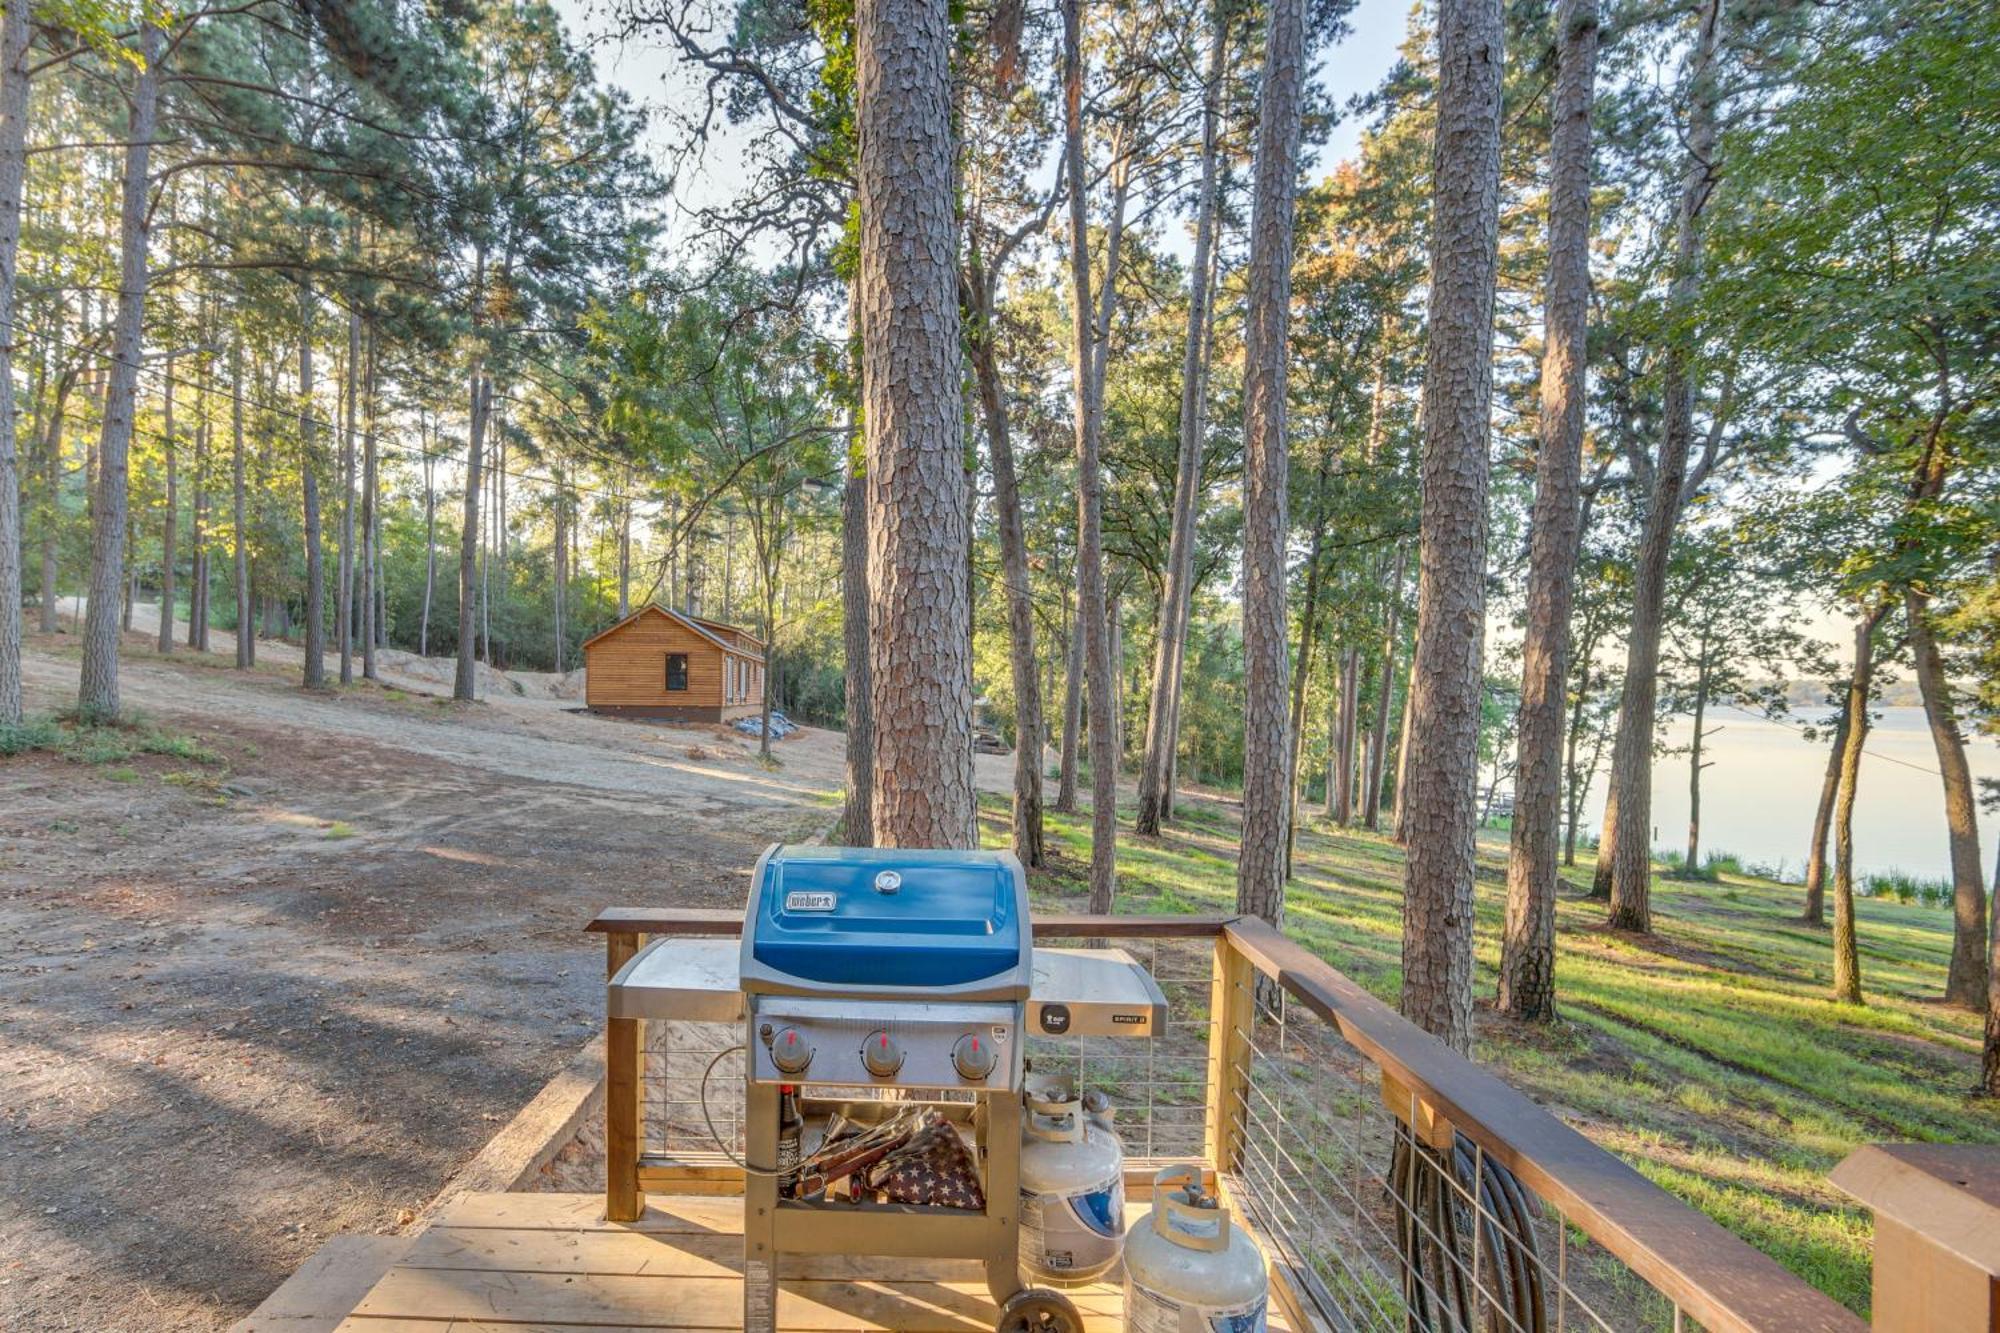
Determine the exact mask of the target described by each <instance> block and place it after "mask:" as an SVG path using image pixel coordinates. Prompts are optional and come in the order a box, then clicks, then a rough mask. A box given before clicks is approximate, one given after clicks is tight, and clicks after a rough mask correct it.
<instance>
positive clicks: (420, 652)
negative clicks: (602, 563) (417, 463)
mask: <svg viewBox="0 0 2000 1333" xmlns="http://www.w3.org/2000/svg"><path fill="white" fill-rule="evenodd" d="M436 467H437V463H436V460H435V459H433V458H432V457H431V453H430V450H428V449H426V450H425V451H424V607H423V611H422V612H421V613H419V616H418V619H417V656H418V657H429V656H430V655H431V598H432V596H433V595H434V594H435V593H436V591H437V565H438V559H437V487H436V485H435V484H434V483H435V478H436ZM619 619H621V620H622V619H624V617H623V616H620V617H619Z"/></svg>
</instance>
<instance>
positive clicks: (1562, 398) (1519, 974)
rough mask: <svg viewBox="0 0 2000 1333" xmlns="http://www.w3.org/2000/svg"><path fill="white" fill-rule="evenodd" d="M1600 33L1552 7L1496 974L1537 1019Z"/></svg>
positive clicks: (1549, 979) (1502, 994)
mask: <svg viewBox="0 0 2000 1333" xmlns="http://www.w3.org/2000/svg"><path fill="white" fill-rule="evenodd" d="M1597 31H1598V29H1597V2H1596V0H1563V2H1562V4H1561V5H1559V6H1558V7H1557V9H1556V40H1557V55H1556V82H1555V90H1554V93H1553V100H1552V102H1551V107H1550V118H1551V120H1552V122H1553V124H1552V127H1551V130H1550V135H1549V271H1548V282H1547V287H1546V291H1545V295H1544V297H1543V311H1544V313H1543V317H1542V325H1543V330H1544V333H1543V337H1544V350H1543V353H1542V386H1541V389H1542V401H1541V417H1540V421H1539V439H1538V441H1537V444H1538V446H1539V450H1538V457H1537V458H1536V462H1535V502H1534V509H1533V512H1532V514H1531V515H1530V517H1529V534H1530V535H1529V541H1528V626H1527V634H1526V636H1525V638H1524V640H1523V643H1522V646H1521V706H1520V711H1519V716H1518V723H1517V729H1516V735H1517V738H1518V739H1517V742H1516V745H1517V751H1516V753H1517V754H1518V759H1517V762H1516V767H1515V770H1514V819H1513V828H1512V831H1511V833H1510V835H1509V842H1508V849H1507V917H1506V926H1505V929H1504V932H1503V934H1502V936H1501V943H1500V983H1499V987H1500V988H1499V1006H1500V1009H1501V1011H1502V1012H1503V1013H1509V1014H1512V1015H1514V1016H1515V1017H1516V1018H1524V1019H1528V1020H1530V1021H1533V1022H1549V1021H1551V1020H1553V1019H1554V1018H1555V1016H1556V1008H1555V994H1556V988H1555V965H1556V888H1557V885H1558V882H1559V881H1558V878H1557V873H1556V852H1557V844H1558V842H1559V840H1560V837H1561V831H1562V761H1563V714H1564V711H1565V708H1564V705H1565V704H1566V703H1567V699H1566V697H1565V696H1566V695H1567V693H1568V689H1569V652H1570V642H1569V621H1570V608H1571V606H1572V604H1573V603H1574V601H1575V594H1576V558H1577V544H1578V542H1579V540H1580V539H1581V537H1582V531H1583V503H1582V486H1583V424H1584V412H1585V401H1584V395H1585V363H1586V360H1587V358H1586V356H1585V333H1586V330H1587V327H1588V324H1589V317H1590V108H1591V103H1592V99H1593V95H1594V87H1595V82H1596V76H1597Z"/></svg>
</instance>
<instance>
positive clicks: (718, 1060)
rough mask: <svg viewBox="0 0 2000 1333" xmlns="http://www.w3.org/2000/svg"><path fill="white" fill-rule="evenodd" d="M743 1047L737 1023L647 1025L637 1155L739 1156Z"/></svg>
mask: <svg viewBox="0 0 2000 1333" xmlns="http://www.w3.org/2000/svg"><path fill="white" fill-rule="evenodd" d="M742 1045H743V1025H742V1024H741V1023H688V1022H681V1021H667V1020H664V1019H660V1020H654V1019H648V1020H647V1021H646V1023H645V1053H646V1058H645V1066H644V1070H645V1072H644V1076H643V1077H642V1078H641V1080H640V1093H639V1114H640V1121H639V1124H640V1127H641V1138H640V1145H641V1146H640V1151H641V1152H643V1153H645V1154H647V1155H649V1156H660V1157H674V1158H683V1159H687V1158H698V1157H702V1156H706V1155H710V1154H713V1153H715V1152H717V1151H722V1150H726V1151H728V1152H730V1153H734V1154H736V1155H738V1156H741V1155H742V1152H743V1052H742ZM704 1078H705V1079H706V1080H707V1085H708V1099H707V1103H706V1114H704V1104H703V1101H702V1083H703V1080H704ZM711 1126H712V1128H711ZM718 1140H720V1143H719V1144H718Z"/></svg>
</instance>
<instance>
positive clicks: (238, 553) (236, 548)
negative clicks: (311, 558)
mask: <svg viewBox="0 0 2000 1333" xmlns="http://www.w3.org/2000/svg"><path fill="white" fill-rule="evenodd" d="M243 481H244V477H243V337H242V335H241V334H240V333H239V334H238V335H237V336H236V338H235V340H234V341H233V342H231V344H230V347H229V492H230V495H229V517H230V547H231V554H232V555H233V556H234V558H235V561H236V668H237V670H239V671H247V670H249V669H250V664H251V662H252V661H253V660H255V659H254V658H253V657H252V656H251V654H252V652H253V651H254V648H253V645H254V644H255V643H256V641H257V626H256V625H255V624H254V623H253V622H252V620H251V615H252V612H251V609H250V542H249V540H248V533H247V531H246V528H247V522H246V518H247V514H246V510H247V503H246V496H245V493H244V485H243Z"/></svg>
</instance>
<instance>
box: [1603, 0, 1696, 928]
mask: <svg viewBox="0 0 2000 1333" xmlns="http://www.w3.org/2000/svg"><path fill="white" fill-rule="evenodd" d="M1721 21H1722V2H1721V0H1704V2H1703V4H1702V7H1701V11H1700V18H1699V25H1700V26H1699V32H1698V35H1697V37H1696V41H1695V50H1694V56H1693V61H1692V64H1691V66H1690V79H1689V88H1690V94H1689V110H1688V130H1687V162H1686V165H1685V167H1684V168H1683V172H1682V179H1681V194H1680V203H1679V207H1678V210H1677V213H1676V217H1675V222H1674V278H1673V282H1672V284H1671V285H1670V287H1669V288H1668V293H1667V305H1668V309H1669V311H1670V312H1672V313H1673V319H1672V321H1671V322H1670V327H1669V329H1668V332H1667V334H1666V347H1665V354H1664V357H1663V373H1662V376H1661V397H1662V399H1663V400H1664V407H1663V413H1662V415H1663V422H1662V428H1661V440H1660V457H1659V461H1658V462H1657V463H1656V464H1655V465H1654V475H1653V487H1652V497H1651V500H1650V502H1649V503H1648V505H1647V509H1646V521H1645V524H1644V526H1643V528H1642V529H1641V532H1640V537H1639V551H1638V556H1637V558H1636V559H1635V560H1634V561H1633V566H1632V628H1631V633H1630V634H1629V635H1628V636H1627V639H1626V650H1625V695H1624V698H1623V700H1622V701H1621V703H1620V707H1619V712H1618V739H1617V741H1616V743H1615V744H1614V745H1613V747H1612V751H1611V785H1612V787H1613V789H1614V790H1615V791H1616V793H1617V797H1616V799H1617V822H1616V824H1615V826H1614V825H1613V824H1612V822H1611V815H1610V813H1609V808H1608V807H1607V813H1606V829H1605V841H1604V843H1603V844H1602V845H1600V847H1599V848H1598V861H1599V864H1600V866H1601V865H1602V864H1603V862H1604V859H1605V858H1606V857H1607V855H1608V856H1609V858H1610V862H1611V924H1612V926H1613V927H1615V928H1617V929H1620V930H1637V931H1645V930H1650V929H1652V924H1653V917H1652V906H1651V901H1650V895H1651V889H1652V877H1653V846H1652V843H1653V839H1652V832H1653V728H1654V722H1655V714H1656V712H1657V703H1658V698H1659V684H1660V682H1659V674H1660V628H1661V621H1662V620H1663V618H1664V616H1665V614H1666V584H1667V561H1668V558H1669V556H1670V555H1671V554H1672V552H1673V543H1674V529H1675V528H1676V527H1677V526H1678V525H1679V523H1680V516H1681V509H1682V507H1683V506H1684V504H1685V502H1686V496H1685V495H1684V494H1683V493H1682V492H1683V489H1684V487H1685V485H1686V481H1687V475H1688V454H1689V451H1690V448H1691V446H1692V444H1693V441H1694V383H1693V379H1692V374H1693V360H1694V348H1693V345H1692V343H1693V333H1692V330H1691V329H1689V328H1687V327H1685V325H1686V324H1687V322H1688V321H1690V320H1692V319H1693V318H1694V303H1695V301H1696V299H1697V298H1698V297H1699V296H1700V294H1701V277H1700V274H1699V272H1698V271H1697V261H1698V260H1699V257H1700V253H1701V214H1702V210H1703V209H1704V208H1705V207H1706V206H1707V204H1708V197H1709V192H1710V191H1711V190H1712V189H1713V188H1714V184H1715V145H1716V134H1717V125H1716V103H1717V98H1718V96H1719V94H1718V91H1717V88H1716V82H1715V62H1716V52H1717V49H1718V45H1719V34H1718V29H1719V28H1720V26H1721Z"/></svg>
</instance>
